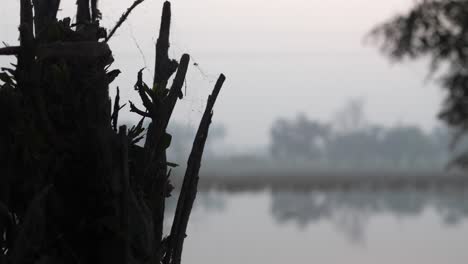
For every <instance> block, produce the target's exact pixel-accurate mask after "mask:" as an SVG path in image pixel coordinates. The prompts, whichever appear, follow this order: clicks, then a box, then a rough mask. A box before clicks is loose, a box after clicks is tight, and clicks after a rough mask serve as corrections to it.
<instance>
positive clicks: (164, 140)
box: [161, 133, 172, 149]
mask: <svg viewBox="0 0 468 264" xmlns="http://www.w3.org/2000/svg"><path fill="white" fill-rule="evenodd" d="M171 141H172V136H171V135H170V134H168V133H164V135H163V136H162V139H161V145H162V147H163V149H167V148H169V146H170V145H171Z"/></svg>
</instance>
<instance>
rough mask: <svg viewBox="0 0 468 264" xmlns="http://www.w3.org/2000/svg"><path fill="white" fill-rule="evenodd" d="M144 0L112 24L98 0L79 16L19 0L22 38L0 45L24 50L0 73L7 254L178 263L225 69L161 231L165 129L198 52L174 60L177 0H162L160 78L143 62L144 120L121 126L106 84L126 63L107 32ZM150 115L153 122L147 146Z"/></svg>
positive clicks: (0, 175)
mask: <svg viewBox="0 0 468 264" xmlns="http://www.w3.org/2000/svg"><path fill="white" fill-rule="evenodd" d="M142 2H143V0H136V1H135V2H134V3H133V5H132V6H131V7H130V8H129V9H128V10H127V11H126V12H125V13H124V14H123V15H122V17H121V19H120V20H119V21H118V22H117V24H116V26H115V27H114V28H113V29H112V30H110V31H109V34H107V31H106V30H105V29H104V28H102V27H100V26H99V19H100V17H101V13H100V11H99V10H98V8H97V1H96V0H78V1H77V13H76V24H74V25H73V24H71V19H70V18H64V19H62V20H57V17H56V16H57V11H58V8H59V4H60V1H59V0H33V4H31V1H30V0H21V2H20V26H19V34H20V45H19V46H14V47H5V48H0V55H6V56H12V55H14V56H16V57H17V63H16V64H14V65H13V67H12V68H2V72H0V80H1V81H2V82H3V84H0V123H1V124H3V126H2V128H1V129H0V234H1V236H0V249H1V252H0V264H3V263H14V264H16V263H18V264H19V263H162V262H163V261H164V263H167V264H170V263H180V259H181V252H182V245H183V242H184V238H185V232H186V228H187V223H188V220H189V216H190V212H191V210H192V205H193V202H194V200H195V197H196V192H197V183H198V172H199V168H200V163H201V159H202V154H203V149H204V144H205V141H206V138H207V135H208V130H209V126H210V123H211V117H212V115H213V106H214V103H215V101H216V98H217V96H218V94H219V91H220V89H221V87H222V85H223V82H224V80H225V77H224V75H222V74H221V75H220V77H219V80H218V82H217V83H216V86H215V88H214V90H213V93H212V94H211V95H210V96H209V97H208V103H207V106H206V110H205V112H204V114H203V117H202V120H201V123H200V126H199V128H198V131H197V134H196V138H195V140H194V144H193V149H192V152H191V155H190V157H189V160H188V166H187V171H186V174H185V178H184V183H183V187H182V189H181V192H180V197H179V200H178V204H177V211H176V217H175V219H174V222H173V224H172V230H171V234H170V236H169V237H166V238H164V237H163V224H164V206H165V199H166V198H167V197H168V196H170V193H171V190H172V189H173V187H172V185H171V184H170V181H169V179H170V170H168V165H170V164H168V162H167V160H166V149H167V148H168V147H169V146H170V143H171V140H172V137H171V135H169V134H168V133H167V132H166V128H167V126H168V124H169V121H170V119H171V115H172V112H173V110H174V108H175V105H176V103H177V100H178V99H181V98H182V90H181V89H182V86H183V84H184V80H185V75H186V73H187V68H188V66H189V61H190V56H189V55H187V54H184V55H183V56H182V57H181V59H180V62H177V61H175V60H171V59H169V56H168V50H169V36H170V23H171V6H170V3H169V2H165V3H164V6H163V13H162V17H161V27H160V32H159V37H158V41H157V44H156V62H155V72H154V80H153V87H149V86H148V85H147V84H146V83H144V81H143V74H142V70H140V71H139V72H138V75H137V82H136V84H135V86H134V88H135V90H136V91H137V92H138V94H139V96H140V99H141V100H142V103H143V107H144V109H139V108H138V107H137V106H136V105H135V104H133V103H132V102H130V111H131V112H134V113H136V114H138V115H140V116H141V120H140V122H138V124H136V125H134V126H132V127H131V128H127V127H126V126H120V127H119V126H118V116H119V111H121V109H122V108H123V107H124V106H125V105H124V106H121V105H120V92H119V90H117V95H116V97H115V100H114V105H113V107H111V100H110V99H109V93H108V90H109V85H110V84H111V83H112V81H113V80H114V79H115V78H116V77H117V75H118V74H119V73H120V71H119V70H116V69H115V70H111V69H110V68H111V64H112V62H113V57H112V52H111V50H110V48H109V46H108V45H107V42H108V41H109V40H110V39H111V37H112V36H113V35H114V33H115V32H116V30H117V29H118V28H119V27H120V25H121V24H122V23H123V22H124V21H125V20H126V18H127V17H128V16H129V14H130V13H131V11H132V10H133V9H134V8H135V7H136V6H138V5H139V4H141V3H142ZM33 10H34V14H35V15H34V17H33ZM174 73H175V77H174V81H173V82H172V84H171V86H170V88H169V89H168V88H167V87H169V85H168V81H169V79H170V78H171V76H172V75H173V74H174ZM111 109H113V112H112V113H111ZM145 119H150V121H151V122H150V125H149V127H148V129H147V131H146V141H145V143H144V144H143V146H140V145H138V144H137V143H138V142H139V141H141V140H142V139H143V138H144V137H145V134H144V132H145V129H144V128H143V121H144V120H145ZM174 140H177V139H174Z"/></svg>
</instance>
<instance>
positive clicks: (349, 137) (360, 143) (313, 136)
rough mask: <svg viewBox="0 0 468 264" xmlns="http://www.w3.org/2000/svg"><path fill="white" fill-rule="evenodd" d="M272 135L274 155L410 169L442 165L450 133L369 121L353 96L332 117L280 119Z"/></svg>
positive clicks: (281, 157) (333, 163) (286, 158)
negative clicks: (333, 117)
mask: <svg viewBox="0 0 468 264" xmlns="http://www.w3.org/2000/svg"><path fill="white" fill-rule="evenodd" d="M270 137H271V143H270V153H271V155H272V157H273V158H274V159H276V160H287V161H292V162H298V161H302V162H320V163H324V164H328V165H329V166H332V165H348V166H367V167H369V166H370V167H374V166H392V167H408V168H411V167H421V166H428V165H430V166H433V165H436V164H437V165H439V166H440V165H442V164H446V163H447V161H448V158H449V155H450V154H449V145H450V139H451V133H450V131H449V130H448V129H446V128H442V127H439V128H435V129H434V130H433V131H432V132H430V133H426V132H424V131H423V130H421V128H419V127H418V126H415V125H397V126H392V127H384V126H381V125H374V124H370V123H367V122H365V119H364V116H363V114H362V104H361V103H359V102H357V101H352V102H350V103H349V104H348V105H347V106H346V107H345V109H344V110H343V111H341V112H340V114H339V115H338V117H337V118H336V120H334V121H331V122H325V121H319V120H313V119H309V118H308V117H306V116H305V115H303V114H299V115H298V116H297V117H296V118H295V119H289V120H288V119H278V120H276V121H275V122H274V123H273V125H272V128H271V130H270Z"/></svg>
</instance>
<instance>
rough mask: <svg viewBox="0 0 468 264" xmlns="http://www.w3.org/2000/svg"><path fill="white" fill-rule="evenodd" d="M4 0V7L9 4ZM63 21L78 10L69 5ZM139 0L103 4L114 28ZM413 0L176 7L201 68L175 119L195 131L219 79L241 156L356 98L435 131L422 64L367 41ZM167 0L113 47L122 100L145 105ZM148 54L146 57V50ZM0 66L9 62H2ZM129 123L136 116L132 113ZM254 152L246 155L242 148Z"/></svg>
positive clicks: (219, 117)
mask: <svg viewBox="0 0 468 264" xmlns="http://www.w3.org/2000/svg"><path fill="white" fill-rule="evenodd" d="M5 2H6V1H5ZM62 2H63V3H62V8H63V11H61V12H60V16H66V15H71V14H73V13H74V9H75V7H74V3H75V0H68V1H67V0H62ZM132 2H133V0H112V1H110V0H101V1H100V3H101V9H102V12H103V14H104V17H103V22H102V23H103V25H104V26H106V27H110V26H112V25H114V23H115V21H116V20H117V19H118V17H119V16H120V15H121V13H122V12H123V11H124V10H125V9H126V8H127V7H128V6H129V5H130V4H131V3H132ZM412 2H413V1H410V0H386V1H383V0H378V1H376V0H346V1H345V0H341V1H339V0H327V1H323V0H320V1H318V0H268V1H267V0H237V1H234V0H230V1H227V0H203V1H194V0H185V1H172V7H173V23H172V32H173V34H172V41H171V43H172V46H171V52H170V54H171V55H172V57H174V58H177V59H178V58H180V56H181V54H182V53H184V52H187V53H189V54H191V55H192V59H193V60H194V61H195V62H196V63H197V64H198V65H199V67H195V66H193V65H192V67H191V68H190V70H189V76H188V78H187V96H186V97H185V98H184V100H183V101H182V102H180V103H179V104H178V106H177V110H176V113H175V115H176V119H177V120H178V121H179V122H180V123H182V124H187V125H194V126H196V125H197V124H198V120H199V118H200V112H201V111H202V110H203V109H204V101H205V100H206V96H207V94H208V92H209V91H210V90H211V89H212V86H213V85H214V81H215V80H216V76H217V75H218V74H219V73H220V72H223V73H225V74H226V76H227V78H228V79H227V82H226V85H225V87H224V90H223V91H222V93H221V95H220V98H219V101H218V104H217V105H216V108H215V116H214V122H215V123H223V124H225V125H226V126H227V128H228V135H227V141H228V144H229V145H231V146H233V147H237V148H238V149H239V150H240V149H241V147H242V148H244V149H255V148H257V147H258V146H259V145H265V144H267V143H268V139H269V138H268V131H269V128H270V126H271V124H272V122H273V121H274V120H275V119H276V118H278V117H288V118H292V117H294V116H295V115H296V114H297V113H298V112H303V113H306V114H307V115H308V116H309V117H311V118H318V119H322V120H326V119H330V118H331V117H333V115H334V113H335V112H337V111H338V110H339V108H340V107H341V106H343V104H344V103H345V102H347V101H348V100H349V99H350V98H362V99H363V100H364V101H365V104H366V107H365V109H366V114H367V117H368V119H369V120H370V121H372V122H375V123H381V124H385V125H395V124H399V123H412V124H413V123H414V124H418V125H421V126H423V127H424V128H426V129H430V128H431V127H432V126H434V125H435V124H436V123H437V121H436V118H435V115H436V113H437V111H438V109H439V107H440V102H441V101H442V99H441V98H442V95H443V93H442V92H441V91H440V89H439V88H437V86H436V85H434V84H433V83H431V82H425V77H426V76H427V70H426V66H427V64H426V63H424V62H417V63H415V62H410V63H405V64H397V65H392V64H391V63H389V61H388V60H387V59H386V58H384V57H383V56H382V55H381V54H380V53H379V52H378V49H377V48H376V47H375V46H373V45H371V44H365V43H364V37H365V35H366V34H367V33H368V32H369V30H370V29H372V27H373V26H374V25H376V24H377V23H378V22H381V21H384V20H385V19H386V18H389V17H391V16H392V15H394V14H396V13H397V12H401V11H404V10H406V9H408V7H410V6H411V3H412ZM18 3H19V1H18V0H16V1H13V0H9V1H8V2H7V3H4V5H5V4H6V5H7V7H6V8H5V6H4V8H2V9H1V10H0V16H1V17H0V38H1V39H2V40H6V41H7V42H8V43H15V42H16V41H17V32H16V29H17V23H18V20H19V18H18V12H19V7H18ZM162 3H163V1H161V0H157V1H156V0H146V2H144V3H143V4H142V5H141V6H140V7H139V8H138V9H137V10H136V11H135V12H134V13H133V14H132V16H131V17H130V19H129V20H128V22H127V23H126V24H125V25H124V26H123V27H122V28H121V29H120V30H119V31H118V33H117V36H116V37H115V38H114V39H113V40H112V41H111V42H110V45H111V47H112V48H113V51H114V54H115V59H116V63H115V64H114V66H115V67H116V68H120V69H121V70H122V71H123V74H121V75H120V77H119V78H118V79H117V80H116V81H115V82H114V84H113V85H112V87H111V93H112V94H113V93H114V90H115V86H120V88H121V91H122V94H123V96H124V99H131V100H133V101H134V102H138V98H137V96H136V93H135V92H134V91H133V88H132V87H133V83H134V82H135V77H136V72H137V71H138V70H139V69H140V68H142V67H146V68H147V69H148V70H147V71H145V73H146V77H147V78H146V80H147V82H151V76H152V68H153V64H154V62H153V61H154V59H153V58H154V44H155V38H156V32H157V30H158V27H159V18H160V13H161V6H162ZM137 45H138V47H139V48H140V49H141V51H142V52H140V51H139V48H138V47H137ZM0 63H2V64H3V63H5V59H4V58H0ZM124 118H128V119H130V118H132V119H133V118H135V116H134V115H133V114H129V115H125V116H124ZM245 147H247V148H245Z"/></svg>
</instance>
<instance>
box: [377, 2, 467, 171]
mask: <svg viewBox="0 0 468 264" xmlns="http://www.w3.org/2000/svg"><path fill="white" fill-rule="evenodd" d="M372 35H373V36H374V37H375V38H377V40H379V41H380V42H381V47H382V50H383V52H384V53H385V54H387V55H389V56H390V57H391V58H393V59H396V60H402V59H405V58H409V59H415V58H420V57H429V58H430V59H431V73H435V72H441V83H442V86H443V87H444V88H445V89H446V90H447V97H446V99H445V102H444V105H443V108H442V110H441V112H440V118H441V119H443V120H444V121H445V122H447V124H449V125H450V126H452V127H454V128H456V129H457V130H458V131H459V135H461V134H462V133H465V132H466V131H467V130H468V104H467V101H468V49H467V48H466V45H467V43H468V2H467V1H464V0H425V1H418V2H417V3H416V4H415V6H414V7H413V8H412V9H411V10H410V11H408V12H407V13H406V14H403V15H398V16H396V17H394V18H393V19H391V20H389V21H387V22H386V23H383V24H381V25H379V26H378V27H376V28H375V29H374V30H373V31H372ZM439 68H442V69H443V70H439ZM459 161H461V163H466V162H465V161H468V155H466V154H464V155H462V156H461V157H460V159H459ZM466 164H468V163H466Z"/></svg>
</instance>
